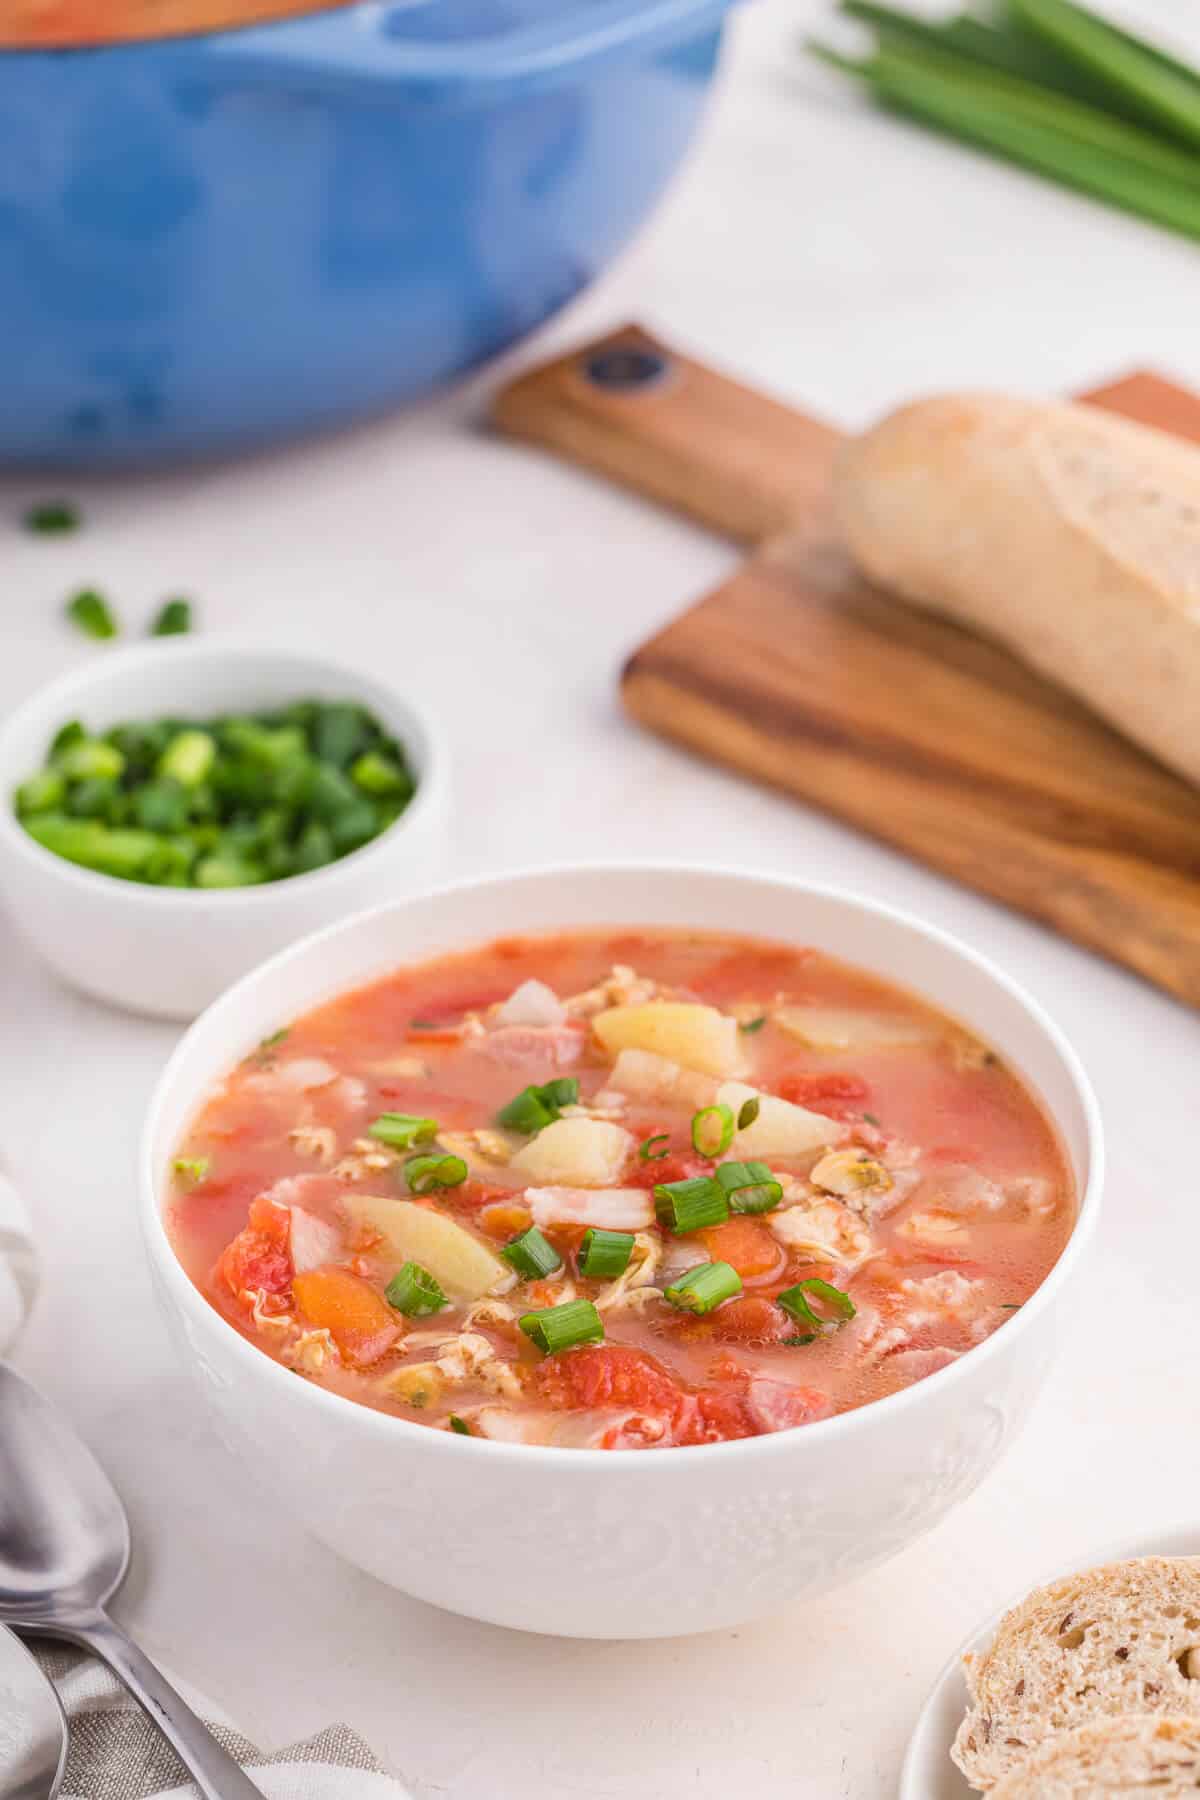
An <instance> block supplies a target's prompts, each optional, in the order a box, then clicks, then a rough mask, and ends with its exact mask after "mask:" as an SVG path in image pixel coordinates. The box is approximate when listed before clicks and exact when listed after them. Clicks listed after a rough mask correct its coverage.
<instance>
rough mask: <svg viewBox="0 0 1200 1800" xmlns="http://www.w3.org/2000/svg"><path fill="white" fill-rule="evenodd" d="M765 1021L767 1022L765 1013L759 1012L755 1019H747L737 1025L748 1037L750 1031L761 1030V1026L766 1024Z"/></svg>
mask: <svg viewBox="0 0 1200 1800" xmlns="http://www.w3.org/2000/svg"><path fill="white" fill-rule="evenodd" d="M766 1022H767V1015H766V1013H759V1015H758V1017H757V1019H747V1021H746V1023H745V1024H744V1025H739V1026H738V1030H739V1031H744V1032H745V1033H746V1036H747V1037H749V1036H750V1034H751V1032H754V1031H761V1030H762V1028H763V1026H764V1025H765V1024H766Z"/></svg>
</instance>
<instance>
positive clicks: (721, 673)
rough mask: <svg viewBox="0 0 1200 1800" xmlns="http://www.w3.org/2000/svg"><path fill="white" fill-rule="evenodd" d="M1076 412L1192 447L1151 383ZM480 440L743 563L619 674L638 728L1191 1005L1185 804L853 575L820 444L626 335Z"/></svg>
mask: <svg viewBox="0 0 1200 1800" xmlns="http://www.w3.org/2000/svg"><path fill="white" fill-rule="evenodd" d="M1083 398H1084V399H1086V400H1088V401H1090V402H1091V403H1093V404H1094V405H1097V406H1103V407H1107V408H1108V409H1109V410H1111V411H1114V412H1120V413H1124V414H1126V415H1127V416H1129V417H1130V418H1134V419H1140V420H1143V421H1145V422H1147V423H1150V424H1154V425H1159V426H1161V427H1163V428H1165V429H1168V430H1171V431H1174V432H1177V433H1179V434H1180V435H1182V436H1184V437H1188V438H1193V439H1195V440H1197V441H1200V395H1196V394H1192V393H1189V392H1187V391H1185V390H1184V389H1182V388H1179V387H1176V386H1174V385H1173V384H1172V383H1170V382H1168V381H1164V380H1163V379H1161V378H1160V377H1159V376H1156V375H1150V374H1136V375H1131V376H1129V377H1127V378H1126V379H1124V380H1122V381H1118V382H1115V383H1114V384H1112V385H1111V386H1109V387H1104V388H1100V389H1098V390H1096V391H1095V392H1093V393H1089V394H1086V395H1084V396H1083ZM494 419H495V422H496V424H497V425H498V426H499V427H500V428H501V429H502V430H504V431H506V432H509V433H511V434H513V435H515V436H517V437H520V438H524V439H527V440H531V441H533V442H535V443H538V444H541V445H544V446H546V447H547V448H549V449H551V450H554V451H556V452H557V453H559V454H560V455H565V456H567V457H570V458H572V459H573V460H575V461H577V462H581V463H584V464H586V465H587V466H588V467H590V468H592V469H596V470H598V471H600V472H601V473H602V474H604V475H607V476H609V477H610V478H612V479H613V480H616V481H619V482H622V483H624V484H625V485H626V486H628V487H631V488H633V489H635V490H636V491H637V492H639V493H641V494H645V495H649V496H651V497H653V498H654V499H656V500H659V501H662V502H663V503H664V504H666V505H668V506H672V507H674V508H676V509H678V510H680V511H683V512H685V513H688V514H690V515H691V517H693V518H695V519H698V520H699V521H700V522H701V523H702V524H705V525H708V526H711V527H712V528H714V529H715V530H718V531H721V532H724V533H727V534H729V535H731V536H733V537H735V538H739V539H742V540H744V541H745V542H747V543H748V544H751V545H753V546H754V547H755V548H754V552H753V554H752V555H751V556H750V557H749V559H748V560H747V561H746V562H745V563H744V564H743V565H742V566H741V567H740V568H739V569H738V571H737V572H736V573H735V574H734V576H733V577H732V579H731V580H729V581H726V582H724V583H723V584H722V585H721V586H720V587H719V588H717V589H716V590H715V591H714V592H713V593H711V594H708V595H706V596H705V598H704V599H702V600H701V601H699V603H698V604H697V605H695V606H693V607H692V608H691V610H690V611H689V612H686V613H685V614H684V615H683V616H682V618H680V619H677V620H676V621H675V622H674V623H673V624H671V625H668V626H667V628H666V629H665V630H664V631H661V632H659V633H658V635H657V636H656V637H654V638H651V640H650V641H649V643H647V644H645V645H644V646H643V648H642V649H640V650H638V651H636V652H635V654H634V655H633V656H632V657H631V658H630V660H629V662H628V664H627V666H626V668H625V671H624V674H623V677H622V691H623V695H624V700H625V704H626V706H627V707H628V709H629V711H630V712H631V713H632V714H633V715H634V717H635V718H637V719H639V720H640V721H641V722H642V723H643V724H644V725H647V726H649V727H650V728H651V730H653V731H657V732H660V733H662V734H663V735H664V736H667V737H670V738H674V739H676V740H678V741H679V742H681V743H684V744H687V745H689V746H691V748H693V749H695V750H698V751H699V752H700V753H701V754H702V755H704V756H707V757H711V758H714V759H715V760H716V761H718V762H722V763H727V764H730V765H731V766H732V767H734V768H736V769H740V770H742V771H744V772H745V773H746V774H748V775H751V776H754V777H756V778H757V779H759V780H762V781H767V782H770V783H771V784H773V785H774V786H776V787H780V788H785V789H787V790H788V791H789V792H790V793H792V794H795V795H797V796H798V797H799V798H800V799H802V800H804V801H806V802H808V803H809V804H810V805H814V806H819V807H821V808H823V809H825V810H826V811H829V812H832V813H835V814H837V815H838V816H839V817H841V818H843V819H847V820H849V821H850V822H851V823H852V824H854V825H856V826H859V827H860V828H861V829H863V830H865V831H869V832H872V833H874V834H875V835H876V836H877V837H880V838H884V839H886V840H887V841H888V842H889V843H892V844H895V845H898V846H899V847H900V848H901V849H904V850H906V851H908V852H909V853H910V854H911V855H912V856H915V857H917V858H919V859H920V860H921V861H922V862H925V863H928V864H930V865H932V866H933V867H934V868H936V869H940V870H941V871H943V872H944V873H945V874H948V875H952V876H955V877H956V878H957V879H958V880H960V881H963V882H966V883H967V884H968V885H970V886H972V887H975V888H979V889H981V890H982V891H983V892H984V893H987V894H991V895H993V896H995V897H996V898H997V899H1000V900H1003V901H1006V902H1007V903H1008V904H1009V905H1010V906H1014V907H1017V908H1019V909H1020V910H1021V911H1022V912H1026V913H1029V914H1032V915H1033V916H1034V917H1035V918H1038V919H1042V920H1044V921H1045V922H1046V923H1047V924H1049V925H1052V926H1054V927H1055V928H1056V929H1057V930H1059V931H1061V932H1063V933H1065V934H1066V935H1067V936H1069V937H1072V938H1074V939H1076V940H1077V941H1078V942H1079V943H1081V944H1087V945H1089V946H1090V947H1091V948H1092V949H1094V950H1098V951H1100V952H1102V953H1103V954H1105V955H1107V956H1110V957H1112V958H1114V959H1115V960H1116V961H1118V962H1121V963H1125V964H1127V965H1128V966H1129V967H1130V968H1132V969H1136V970H1137V971H1138V972H1139V973H1140V974H1142V975H1144V976H1146V977H1148V978H1149V979H1150V980H1151V981H1153V982H1156V983H1157V984H1158V985H1159V986H1160V987H1163V988H1166V989H1167V990H1168V991H1169V992H1171V993H1173V994H1177V995H1179V996H1180V997H1181V998H1182V999H1184V1000H1187V1001H1189V1002H1190V1003H1191V1004H1192V1005H1194V1006H1200V792H1198V791H1197V790H1196V789H1193V788H1191V787H1189V786H1188V785H1187V784H1186V783H1185V782H1184V781H1182V780H1181V779H1180V778H1179V777H1178V776H1175V775H1173V774H1171V773H1170V772H1169V771H1168V770H1166V769H1165V768H1163V767H1162V766H1161V765H1160V764H1158V763H1156V762H1154V761H1153V760H1152V759H1151V758H1150V757H1148V756H1146V755H1144V754H1143V753H1142V752H1141V751H1139V750H1137V749H1135V748H1134V747H1133V746H1132V745H1131V744H1129V743H1128V742H1127V741H1126V740H1125V739H1123V738H1122V737H1120V736H1118V734H1117V733H1116V732H1114V731H1112V730H1111V729H1110V728H1109V727H1108V726H1107V725H1105V724H1103V723H1102V722H1101V721H1100V720H1099V719H1097V718H1096V717H1094V716H1093V715H1092V714H1091V713H1090V712H1089V711H1088V710H1087V709H1086V708H1085V707H1084V706H1082V705H1080V703H1079V702H1078V701H1076V700H1074V699H1072V698H1071V697H1070V696H1069V695H1067V694H1065V693H1063V692H1061V691H1060V690H1059V689H1058V688H1056V687H1054V686H1052V685H1051V684H1050V683H1048V682H1046V681H1044V680H1042V679H1041V677H1039V676H1037V675H1034V674H1032V673H1031V672H1030V671H1029V670H1028V669H1026V668H1025V667H1024V666H1023V665H1022V664H1020V663H1019V662H1017V661H1015V660H1014V659H1013V658H1012V657H1011V656H1009V655H1008V654H1007V652H1005V651H1003V650H1001V649H999V648H997V647H996V646H994V645H992V644H989V643H987V642H985V641H984V640H983V639H981V638H977V637H975V636H973V635H971V634H969V633H968V632H966V631H964V630H962V629H960V628H959V627H958V626H955V625H951V624H948V623H947V622H945V621H944V620H941V619H938V618H935V617H934V616H933V615H932V614H927V613H922V612H920V611H918V610H917V609H915V608H913V607H911V606H908V605H906V604H904V603H902V602H901V601H899V600H896V599H893V598H891V597H890V596H889V595H887V594H884V593H882V592H880V591H878V590H877V589H874V588H872V587H870V586H868V585H867V584H866V583H865V582H864V581H863V580H862V579H861V578H860V577H859V576H857V575H856V573H855V571H854V570H853V568H852V567H851V565H850V563H849V560H848V558H847V556H846V554H845V553H844V551H843V550H842V548H841V547H840V545H839V544H838V543H837V541H836V539H835V536H834V532H833V529H832V523H831V517H830V511H829V501H828V491H829V477H830V467H831V459H832V457H833V453H834V451H835V450H836V448H837V445H838V443H839V440H840V437H841V433H839V432H838V431H837V430H836V429H835V428H834V427H833V426H831V425H827V424H824V423H823V422H821V421H820V420H817V419H812V418H809V417H807V416H806V415H805V414H803V413H799V412H794V411H792V410H791V409H790V408H789V407H786V406H782V405H780V404H779V402H778V401H775V400H771V399H768V398H767V397H766V396H765V395H762V394H758V393H755V392H754V391H753V390H752V389H750V388H746V387H743V386H741V385H740V384H738V383H737V382H734V381H731V380H729V379H727V378H726V377H725V376H723V375H720V374H718V373H716V372H715V371H714V370H712V369H709V368H706V367H704V366H703V365H702V364H700V363H696V362H693V361H691V360H689V359H688V358H687V357H684V356H681V355H679V354H677V353H676V352H675V351H672V350H670V349H668V348H667V347H666V346H665V345H663V344H661V343H659V342H657V341H656V340H654V339H652V338H651V337H650V336H649V335H648V334H647V333H646V332H644V331H642V330H640V329H639V328H637V327H635V326H630V327H627V328H625V329H623V330H621V331H619V332H616V333H614V334H613V335H612V336H611V337H608V338H605V339H602V340H601V341H599V342H598V343H595V344H591V345H589V346H587V347H585V348H584V349H582V350H579V351H576V352H574V353H573V354H571V355H570V356H566V357H563V358H561V359H560V360H558V361H556V362H553V363H550V364H548V365H545V366H543V367H541V368H537V369H534V370H533V371H532V372H531V373H528V374H525V375H523V376H521V377H520V378H519V379H518V380H517V381H516V382H515V383H514V384H512V385H511V386H509V387H508V388H506V389H505V390H504V391H503V392H501V393H500V394H499V395H498V397H497V398H496V401H495V403H494ZM1197 702H1198V704H1200V696H1198V697H1197Z"/></svg>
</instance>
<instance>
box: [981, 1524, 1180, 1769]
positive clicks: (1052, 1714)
mask: <svg viewBox="0 0 1200 1800" xmlns="http://www.w3.org/2000/svg"><path fill="white" fill-rule="evenodd" d="M1193 1649H1194V1650H1196V1677H1193V1676H1192V1675H1191V1673H1190V1669H1191V1663H1192V1658H1191V1656H1190V1652H1191V1651H1192V1650H1193ZM1198 1677H1200V1557H1170V1556H1145V1557H1139V1558H1135V1559H1132V1560H1131V1561H1129V1562H1121V1563H1109V1564H1107V1565H1106V1566H1104V1567H1102V1568H1099V1569H1091V1570H1088V1571H1086V1572H1085V1573H1083V1574H1079V1575H1068V1576H1066V1577H1065V1578H1064V1579H1063V1580H1061V1581H1055V1582H1052V1583H1051V1585H1050V1586H1049V1587H1044V1588H1039V1589H1038V1590H1037V1591H1036V1592H1035V1593H1032V1594H1030V1596H1029V1598H1028V1599H1027V1600H1024V1601H1022V1603H1021V1604H1020V1605H1019V1606H1016V1607H1014V1608H1013V1609H1012V1611H1011V1612H1008V1613H1006V1614H1005V1616H1004V1618H1003V1619H1002V1620H1001V1621H1000V1624H999V1626H998V1627H997V1630H996V1635H995V1637H994V1639H993V1640H992V1643H991V1646H990V1648H989V1649H987V1650H986V1651H984V1653H983V1654H982V1656H980V1657H978V1658H976V1659H968V1662H967V1684H968V1687H969V1688H970V1690H971V1705H970V1708H969V1710H968V1712H967V1716H966V1718H965V1719H964V1720H963V1722H962V1725H961V1726H960V1727H959V1732H958V1736H957V1738H956V1739H955V1742H954V1749H953V1752H952V1754H953V1757H954V1760H955V1762H956V1763H957V1764H958V1766H959V1768H960V1769H961V1770H962V1772H963V1774H964V1775H965V1776H966V1778H967V1780H968V1781H969V1782H970V1783H971V1785H972V1786H973V1787H976V1788H979V1789H980V1790H981V1791H983V1792H987V1791H988V1790H989V1789H990V1788H993V1787H995V1786H996V1784H997V1782H999V1781H1001V1780H1002V1779H1003V1778H1004V1777H1005V1776H1006V1775H1008V1774H1009V1773H1010V1771H1012V1770H1013V1769H1015V1768H1016V1767H1017V1766H1018V1765H1019V1764H1020V1763H1021V1762H1022V1761H1023V1760H1024V1759H1025V1758H1026V1757H1028V1756H1029V1754H1030V1753H1031V1751H1033V1750H1035V1749H1037V1747H1038V1746H1039V1745H1040V1744H1042V1743H1043V1742H1044V1741H1045V1740H1046V1739H1047V1738H1049V1737H1051V1736H1052V1735H1053V1734H1054V1733H1055V1732H1060V1731H1069V1730H1071V1729H1072V1728H1073V1727H1074V1726H1076V1725H1081V1724H1083V1723H1084V1722H1086V1721H1088V1720H1092V1719H1096V1718H1100V1717H1114V1716H1116V1715H1117V1714H1121V1713H1134V1712H1146V1713H1171V1714H1177V1715H1179V1716H1180V1717H1183V1718H1192V1719H1200V1678H1198Z"/></svg>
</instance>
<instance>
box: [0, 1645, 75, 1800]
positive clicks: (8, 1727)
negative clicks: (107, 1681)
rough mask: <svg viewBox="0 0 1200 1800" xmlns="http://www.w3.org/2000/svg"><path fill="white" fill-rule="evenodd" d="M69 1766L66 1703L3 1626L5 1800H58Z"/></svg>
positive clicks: (0, 1788) (0, 1673) (1, 1785)
mask: <svg viewBox="0 0 1200 1800" xmlns="http://www.w3.org/2000/svg"><path fill="white" fill-rule="evenodd" d="M66 1763H67V1721H66V1717H65V1715H64V1713H63V1709H62V1702H61V1701H60V1700H59V1697H58V1695H57V1694H56V1693H55V1691H54V1687H53V1684H52V1683H51V1682H49V1681H47V1679H46V1677H45V1676H44V1675H43V1674H42V1671H41V1670H40V1669H39V1668H38V1666H37V1664H36V1663H35V1662H34V1660H33V1658H32V1656H30V1654H29V1652H28V1650H26V1648H25V1646H24V1644H22V1643H21V1641H20V1639H19V1638H16V1637H14V1636H13V1634H12V1632H11V1631H6V1630H5V1629H4V1627H3V1625H0V1800H54V1796H55V1794H57V1792H58V1784H59V1782H60V1781H61V1780H62V1776H63V1770H64V1768H65V1767H66Z"/></svg>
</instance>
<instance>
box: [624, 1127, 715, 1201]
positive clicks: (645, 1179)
mask: <svg viewBox="0 0 1200 1800" xmlns="http://www.w3.org/2000/svg"><path fill="white" fill-rule="evenodd" d="M660 1129H661V1127H660ZM712 1172H713V1165H712V1163H710V1162H709V1160H708V1158H707V1157H705V1156H696V1155H694V1154H693V1153H692V1152H691V1151H690V1150H676V1151H672V1152H671V1154H670V1155H669V1156H661V1157H659V1159H658V1161H657V1162H643V1161H642V1160H641V1158H640V1157H639V1158H638V1160H637V1162H636V1163H635V1164H634V1165H633V1167H632V1168H631V1169H630V1171H629V1173H628V1175H627V1176H625V1177H624V1180H625V1183H626V1185H627V1186H628V1187H645V1188H648V1187H657V1185H658V1183H659V1182H660V1181H687V1180H688V1179H689V1177H690V1176H693V1175H711V1174H712Z"/></svg>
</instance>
